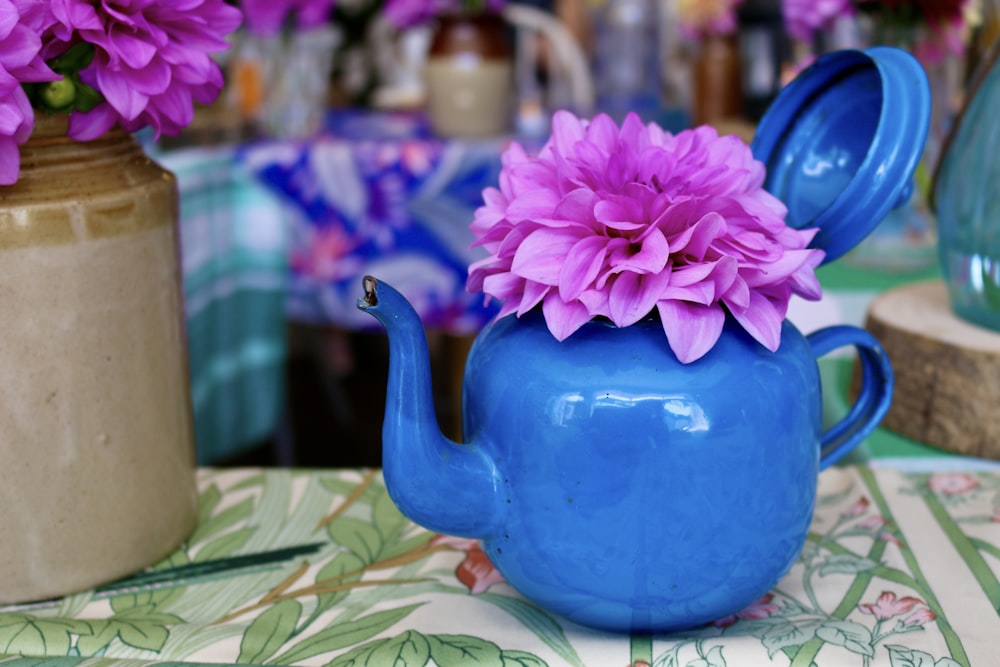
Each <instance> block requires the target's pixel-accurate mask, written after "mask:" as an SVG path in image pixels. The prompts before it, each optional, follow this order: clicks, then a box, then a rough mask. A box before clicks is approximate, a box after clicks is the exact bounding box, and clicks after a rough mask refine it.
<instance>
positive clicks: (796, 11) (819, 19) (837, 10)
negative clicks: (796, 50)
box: [781, 0, 854, 42]
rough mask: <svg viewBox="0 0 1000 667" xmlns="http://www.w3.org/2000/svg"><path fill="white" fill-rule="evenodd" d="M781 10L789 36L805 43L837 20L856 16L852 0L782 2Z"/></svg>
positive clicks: (790, 0) (785, 0)
mask: <svg viewBox="0 0 1000 667" xmlns="http://www.w3.org/2000/svg"><path fill="white" fill-rule="evenodd" d="M781 10H782V14H783V15H784V17H785V27H786V28H787V30H788V34H789V36H791V37H793V38H794V39H797V40H800V41H803V42H810V41H812V38H813V35H814V34H815V33H816V31H817V30H820V29H821V28H826V27H828V26H829V25H830V24H831V23H832V22H833V21H834V20H835V19H836V18H838V17H840V16H853V15H854V6H853V5H852V0H782V3H781Z"/></svg>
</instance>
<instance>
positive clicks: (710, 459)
mask: <svg viewBox="0 0 1000 667" xmlns="http://www.w3.org/2000/svg"><path fill="white" fill-rule="evenodd" d="M914 67H916V70H915V69H914ZM918 72H919V74H918ZM920 75H922V70H920V69H919V65H916V64H915V61H913V60H912V58H910V57H909V56H908V55H907V54H905V53H904V52H902V51H898V52H897V51H896V50H895V49H888V50H886V49H872V50H871V51H869V52H857V51H851V52H838V53H837V54H833V55H832V56H831V57H827V58H824V59H821V60H820V61H819V62H818V63H817V64H816V65H814V66H813V67H811V68H810V69H808V70H806V72H805V73H804V74H803V75H800V77H799V78H798V79H796V82H794V83H793V85H790V86H789V87H788V88H786V90H785V91H784V92H783V93H782V95H781V96H779V98H778V100H776V102H775V103H774V104H773V105H772V109H771V110H770V111H769V112H768V114H767V115H766V116H765V118H764V119H763V120H762V121H761V124H760V127H759V129H758V133H757V137H756V138H755V140H754V144H753V146H752V148H753V150H754V154H755V156H756V157H757V158H758V159H760V160H762V161H764V162H765V164H767V165H768V173H769V179H771V178H774V179H776V180H773V181H771V182H770V183H768V184H767V187H769V188H771V189H772V192H773V193H775V194H777V195H778V196H781V197H782V198H783V199H784V200H786V202H791V203H790V204H789V212H790V213H789V220H790V222H792V223H793V224H800V225H801V226H805V225H815V224H826V225H827V227H826V228H824V229H835V230H836V229H840V231H839V232H838V233H835V234H826V233H823V234H821V235H818V236H817V238H819V239H820V240H821V242H822V243H824V244H825V245H824V246H823V247H824V249H825V250H826V251H827V257H828V258H830V259H832V258H834V257H836V256H838V255H839V254H841V253H843V252H845V251H846V250H847V249H849V247H850V246H851V245H853V243H852V242H851V240H852V239H853V242H854V243H856V242H857V241H858V240H860V239H861V238H862V237H863V236H864V233H865V230H866V229H867V230H870V229H871V227H873V226H874V223H873V222H871V218H872V217H873V216H874V217H876V218H877V219H876V222H877V220H878V219H881V217H883V216H884V215H885V212H887V211H888V210H889V208H891V206H892V204H893V202H895V201H906V199H907V198H908V192H907V188H908V181H909V179H910V177H911V175H912V172H913V169H914V168H915V166H916V162H917V159H918V158H919V152H920V147H921V145H922V143H923V142H922V139H921V138H920V129H921V122H922V123H923V131H924V133H925V134H926V120H927V119H926V117H924V118H923V120H921V118H920V115H919V113H917V115H916V120H913V121H911V126H913V125H915V127H916V132H915V134H914V133H913V132H911V133H910V134H909V135H907V136H906V137H905V140H906V143H907V148H906V149H900V148H899V143H900V142H901V141H903V140H902V139H901V138H899V137H893V136H889V138H888V139H887V138H886V137H887V136H888V135H891V134H892V133H896V132H899V131H900V130H899V127H898V123H899V118H900V113H904V112H905V113H904V115H905V114H909V115H910V117H912V116H913V113H914V112H913V106H914V105H913V102H912V100H909V101H907V100H902V101H901V100H900V99H899V96H900V94H899V90H898V89H897V86H898V83H899V80H900V78H901V77H902V78H907V77H909V80H911V81H917V82H918V83H917V84H915V87H916V88H917V89H918V90H917V91H916V93H914V95H916V97H917V104H916V106H917V107H919V103H920V102H921V100H922V101H923V102H927V101H928V98H927V91H926V90H925V89H924V88H921V87H920V86H919V81H920V78H919V77H920ZM845 82H847V83H845ZM851 82H853V83H851ZM924 83H925V84H926V80H924ZM845 85H846V86H848V87H849V88H850V90H849V91H847V92H848V96H847V97H844V98H843V99H854V100H858V101H859V102H858V103H859V104H862V106H863V107H864V113H856V114H850V113H846V112H842V111H843V110H842V108H841V107H845V106H848V107H849V106H850V105H848V104H845V103H844V101H843V99H838V98H840V97H841V95H842V94H843V90H842V88H843V86H845ZM911 85H914V84H911ZM852 86H853V87H852ZM833 89H840V90H841V92H840V93H837V94H836V95H833V94H832V90H833ZM911 97H912V96H911ZM870 104H874V105H875V110H874V112H872V111H871V110H870V109H869V108H868V106H869V105H870ZM900 105H902V106H903V107H905V110H904V111H902V112H901V110H900ZM865 118H867V119H869V120H870V122H871V123H873V124H874V126H875V127H874V129H871V131H868V132H867V138H866V140H864V141H863V140H862V139H865V133H866V127H865V125H864V123H861V122H859V119H861V120H864V119H865ZM803 124H804V125H805V127H804V128H803V127H802V125H803ZM831 126H832V127H831ZM911 129H912V127H911ZM838 136H840V137H841V139H840V140H838V139H837V137H838ZM859 137H860V138H859ZM915 139H916V140H915ZM887 142H888V143H887ZM914 143H916V144H919V145H917V146H916V147H913V146H912V145H911V144H914ZM859 151H860V154H859ZM824 152H825V153H824ZM911 153H913V154H912V155H910V154H911ZM824 154H826V155H827V157H830V156H834V157H838V156H839V157H838V159H837V160H830V161H826V162H824V160H823V156H824ZM817 161H819V162H823V163H824V164H826V172H827V178H828V179H832V181H831V182H832V183H833V184H834V185H833V186H832V187H831V186H830V184H829V182H828V184H827V187H826V188H825V189H824V188H822V187H819V181H818V180H817V178H818V177H817V175H816V173H815V172H816V170H815V167H816V163H817ZM838 170H849V171H850V172H851V173H850V174H846V173H843V172H841V171H838ZM855 174H856V175H855ZM862 177H867V178H869V179H871V180H870V181H869V183H868V185H867V189H865V188H864V187H862V186H861V185H859V184H858V183H857V180H858V179H859V178H862ZM868 190H877V193H876V195H873V194H872V193H871V192H868ZM845 197H846V198H847V201H844V198H845ZM824 198H825V201H823V200H824ZM848 211H850V213H847V212H848ZM830 212H832V215H833V216H834V217H833V219H832V220H830V219H829V217H828V216H829V215H830V214H831V213H830ZM858 220H861V221H862V222H858ZM851 222H854V223H856V227H851V226H850V225H849V223H851ZM845 224H846V225H847V226H846V227H845ZM858 228H860V230H859V229H858ZM363 285H364V296H363V298H362V299H360V300H359V301H358V307H359V308H361V309H362V310H364V311H365V312H367V313H369V314H371V315H373V316H374V317H375V318H377V319H378V320H379V321H380V322H381V323H382V324H383V326H384V327H385V329H386V331H387V332H388V335H389V351H390V352H389V353H390V366H389V378H388V388H387V401H386V412H385V422H384V425H383V469H384V475H385V482H386V486H387V488H388V491H389V495H390V497H391V498H392V500H393V501H394V502H395V503H396V505H397V506H398V507H399V509H400V510H401V511H402V512H403V513H404V514H405V515H407V516H408V517H409V518H410V519H412V520H413V521H415V522H416V523H418V524H421V525H423V526H425V527H426V528H428V529H430V530H432V531H437V532H441V533H446V534H451V535H459V536H464V537H473V538H478V539H479V540H480V541H481V543H482V547H483V550H484V551H485V552H486V554H487V555H488V556H489V558H490V559H491V561H492V562H493V563H494V565H495V566H496V567H497V568H498V570H499V571H500V572H501V574H503V576H504V578H505V579H506V581H507V582H508V583H509V584H510V585H511V586H512V587H514V588H515V589H516V590H518V591H519V592H520V593H522V594H523V595H524V596H525V597H527V598H528V599H530V600H532V601H534V602H535V603H537V604H538V605H540V606H541V607H543V608H546V609H549V610H551V611H554V612H557V613H559V614H561V615H563V616H565V617H567V618H569V619H571V620H573V621H576V622H578V623H581V624H584V625H588V626H592V627H596V628H602V629H606V630H612V631H621V632H633V633H651V632H669V631H674V630H680V629H684V628H691V627H695V626H698V625H701V624H704V623H707V622H709V621H712V620H714V619H717V618H720V617H723V616H726V615H728V614H732V613H735V612H736V611H739V610H740V609H742V608H744V607H746V606H747V605H749V604H750V603H752V602H753V601H754V600H756V599H757V598H759V597H760V596H761V595H763V594H765V593H766V592H767V591H768V590H769V589H770V588H771V587H773V586H774V584H776V583H777V582H778V580H779V579H780V578H781V577H782V576H783V575H784V574H785V573H786V572H787V571H788V569H789V568H790V567H791V566H792V564H793V562H794V561H795V559H796V557H797V555H798V554H799V552H800V550H801V548H802V546H803V544H804V543H805V540H806V535H807V531H808V528H809V525H810V521H811V519H812V514H813V507H814V503H815V496H816V485H817V477H818V473H819V471H820V470H822V469H823V468H825V467H826V466H828V465H830V464H832V463H833V462H835V461H836V460H838V459H839V458H840V457H842V456H843V455H844V454H846V453H847V452H848V451H850V450H851V448H853V447H855V446H856V445H857V444H859V443H860V442H861V441H862V440H863V439H864V437H865V436H866V435H867V434H868V433H870V432H871V431H872V430H873V429H874V428H875V427H876V425H877V424H878V423H879V421H880V420H881V418H882V416H883V415H884V414H885V412H886V410H887V409H888V407H889V404H890V401H891V395H892V386H893V375H892V369H891V366H890V364H889V360H888V359H887V358H886V355H885V352H884V350H883V349H882V348H881V346H880V345H879V343H878V341H876V340H875V339H874V338H873V337H872V336H871V335H870V334H868V333H867V332H866V331H864V330H863V329H860V328H857V327H853V326H834V327H829V328H825V329H821V330H819V331H816V332H814V333H811V334H810V335H808V336H804V335H803V334H802V333H800V332H799V330H798V329H796V327H795V326H794V325H792V324H791V323H790V322H788V321H785V322H784V323H783V325H782V334H781V343H780V346H779V348H778V350H777V351H776V352H771V351H769V350H767V349H766V348H764V347H763V346H761V345H760V344H759V343H758V342H756V341H755V340H754V339H752V338H751V337H750V336H749V335H748V334H747V333H746V332H744V331H743V329H742V328H741V327H740V326H739V325H738V324H736V322H735V321H733V320H731V319H730V320H729V321H727V323H726V324H725V327H724V330H723V333H722V335H721V337H720V339H719V341H718V343H716V345H715V346H714V347H713V348H712V349H711V350H710V351H709V352H708V353H707V354H706V355H705V356H704V357H702V358H701V359H699V360H697V361H695V362H693V363H689V364H682V363H680V362H679V361H678V360H677V359H676V357H675V356H674V354H673V353H672V352H671V350H670V348H669V347H668V346H667V344H666V341H665V339H664V336H663V329H662V325H661V324H660V322H659V321H658V320H657V319H656V317H655V315H654V316H650V317H648V318H647V319H645V320H642V321H640V322H638V323H636V324H634V325H631V326H628V327H622V328H618V327H615V326H614V325H613V324H610V323H607V322H604V321H601V320H593V321H591V322H589V323H587V324H585V325H584V326H583V328H581V329H580V330H578V331H576V332H575V333H574V334H573V335H572V336H570V337H569V338H567V339H566V340H564V341H562V342H558V341H557V340H556V339H555V338H553V336H552V335H551V334H550V333H549V331H548V330H547V328H546V326H545V323H544V321H543V318H542V316H541V314H540V313H539V312H537V311H533V312H529V313H527V314H525V315H523V316H522V317H520V318H515V317H513V316H509V317H506V318H503V319H500V320H498V321H495V322H493V323H491V324H490V325H488V326H487V327H486V328H484V329H483V330H482V331H481V332H480V333H479V335H478V336H477V338H476V341H475V343H474V344H473V346H472V348H471V350H470V353H469V357H468V360H467V364H466V369H465V376H464V385H463V386H464V389H463V433H464V437H465V438H466V439H467V441H468V442H467V443H464V444H460V443H455V442H452V441H451V440H449V439H448V438H446V437H445V436H444V435H442V433H441V432H440V430H439V428H438V424H437V419H436V416H435V412H434V407H433V402H432V401H433V399H432V391H431V382H430V370H429V361H428V350H427V342H426V337H425V335H424V330H423V327H422V325H421V322H420V319H419V317H418V316H417V314H416V312H415V311H414V310H413V308H412V307H411V306H410V304H409V303H407V302H406V300H405V299H404V298H403V297H402V296H401V295H400V293H399V292H398V291H397V290H396V289H394V288H393V287H392V286H390V285H388V284H386V283H384V282H381V281H379V280H377V279H375V278H373V277H370V276H369V277H365V278H364V281H363ZM845 346H852V347H854V348H856V350H857V353H858V359H859V363H860V367H861V369H862V371H863V380H862V384H861V389H860V392H859V394H858V397H857V399H856V401H855V403H854V405H853V407H852V409H851V410H850V411H849V413H848V414H847V415H846V416H844V417H843V419H841V420H840V421H839V422H838V423H836V424H833V425H832V426H830V427H829V428H825V429H824V426H823V423H822V392H821V384H820V376H819V370H818V366H817V359H818V358H819V357H821V356H823V355H825V354H827V353H828V352H830V351H832V350H834V349H836V348H840V347H845Z"/></svg>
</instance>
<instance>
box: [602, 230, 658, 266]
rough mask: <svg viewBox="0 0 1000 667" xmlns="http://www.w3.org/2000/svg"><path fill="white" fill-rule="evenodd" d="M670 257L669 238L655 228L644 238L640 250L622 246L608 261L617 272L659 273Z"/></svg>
mask: <svg viewBox="0 0 1000 667" xmlns="http://www.w3.org/2000/svg"><path fill="white" fill-rule="evenodd" d="M669 258H670V247H669V246H668V245H667V239H666V238H665V237H664V236H663V234H662V233H661V232H660V231H659V230H653V233H652V234H649V235H648V236H646V237H645V239H643V241H642V243H641V245H640V246H639V251H638V252H634V253H633V252H626V249H625V248H622V249H621V250H620V251H618V252H616V253H614V255H612V256H610V257H609V258H608V262H609V264H610V265H611V267H612V268H613V269H614V271H615V272H620V271H632V272H635V273H659V272H661V271H663V269H664V268H665V267H666V266H667V261H668V260H669Z"/></svg>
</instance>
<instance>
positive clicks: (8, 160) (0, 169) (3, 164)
mask: <svg viewBox="0 0 1000 667" xmlns="http://www.w3.org/2000/svg"><path fill="white" fill-rule="evenodd" d="M20 172H21V150H20V147H19V146H18V145H17V142H16V141H14V138H13V137H11V136H6V135H3V134H0V185H13V184H14V183H17V176H18V174H19V173H20Z"/></svg>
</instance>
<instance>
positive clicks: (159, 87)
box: [0, 0, 241, 185]
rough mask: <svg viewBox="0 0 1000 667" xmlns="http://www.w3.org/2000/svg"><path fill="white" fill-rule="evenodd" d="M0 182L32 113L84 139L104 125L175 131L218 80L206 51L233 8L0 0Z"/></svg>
mask: <svg viewBox="0 0 1000 667" xmlns="http://www.w3.org/2000/svg"><path fill="white" fill-rule="evenodd" d="M0 16H2V17H3V19H2V20H0V185H10V184H12V183H14V182H16V181H17V177H18V171H19V165H20V155H19V149H18V147H19V146H20V145H22V144H24V143H25V142H26V141H27V140H28V137H30V136H31V131H32V128H33V127H34V124H35V115H36V113H38V112H41V113H47V114H51V113H64V114H68V115H69V130H68V134H69V136H70V137H71V138H73V139H77V140H80V141H88V140H92V139H95V138H97V137H100V136H102V135H103V134H104V133H106V132H107V131H108V130H110V129H111V128H113V127H116V126H118V127H121V128H122V129H124V130H126V131H129V132H133V131H135V130H138V129H140V128H143V127H147V126H149V127H152V128H153V129H154V131H155V133H156V135H157V136H159V135H160V134H161V133H162V134H168V135H173V134H178V133H180V131H181V130H182V129H183V128H184V127H186V126H187V125H188V124H189V123H190V122H191V120H192V119H193V117H194V107H193V105H194V103H195V102H199V103H203V104H207V103H210V102H212V101H213V100H215V98H216V97H217V96H218V94H219V91H220V89H221V88H222V84H223V76H222V72H221V70H220V68H219V66H218V65H217V64H216V63H215V61H213V60H212V58H211V55H212V54H213V53H218V52H220V51H223V50H225V49H227V48H228V47H229V44H228V43H227V42H226V40H225V37H226V35H227V34H228V33H230V32H231V31H233V30H235V29H236V27H237V26H238V25H239V23H240V20H241V17H240V12H239V11H238V10H237V9H235V8H233V7H231V6H229V5H228V4H226V3H225V2H224V0H184V2H169V3H168V2H154V1H153V0H101V1H100V2H91V1H89V0H51V1H49V0H0Z"/></svg>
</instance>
